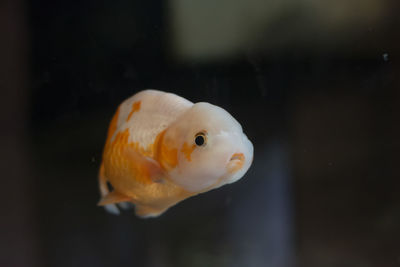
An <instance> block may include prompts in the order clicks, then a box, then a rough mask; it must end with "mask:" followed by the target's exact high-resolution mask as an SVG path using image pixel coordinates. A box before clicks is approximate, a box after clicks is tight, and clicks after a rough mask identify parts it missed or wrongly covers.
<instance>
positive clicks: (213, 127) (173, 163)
mask: <svg viewBox="0 0 400 267" xmlns="http://www.w3.org/2000/svg"><path fill="white" fill-rule="evenodd" d="M253 150H254V148H253V144H252V143H251V142H250V140H249V139H248V138H247V136H246V135H245V134H244V133H243V129H242V126H241V125H240V124H239V122H237V121H236V120H235V119H234V118H233V117H232V116H231V115H230V114H229V113H228V112H227V111H226V110H224V109H223V108H221V107H218V106H215V105H212V104H210V103H206V102H199V103H192V102H191V101H189V100H187V99H185V98H183V97H180V96H178V95H176V94H173V93H168V92H163V91H158V90H154V89H148V90H144V91H140V92H138V93H136V94H134V95H133V96H131V97H129V98H128V99H126V100H125V101H123V102H122V103H121V104H120V105H119V107H118V108H117V110H116V112H115V114H114V116H113V118H112V119H111V122H110V125H109V128H108V132H107V139H106V142H105V145H104V150H103V154H102V161H101V165H100V170H99V175H98V180H99V189H100V194H101V199H100V201H99V202H98V205H99V206H104V208H105V209H106V210H107V211H108V212H110V213H114V214H119V212H120V209H119V208H121V209H123V208H124V207H126V206H128V205H127V204H129V205H130V204H133V206H134V208H135V213H136V215H137V216H138V217H141V218H151V217H157V216H159V215H161V214H163V213H164V212H165V211H166V210H168V209H169V208H170V207H172V206H174V205H176V204H177V203H179V202H181V201H182V200H184V199H187V198H189V197H192V196H195V195H197V194H200V193H204V192H207V191H210V190H212V189H216V188H218V187H221V186H223V185H225V184H230V183H233V182H236V181H238V180H239V179H240V178H242V177H243V176H244V174H245V173H246V172H247V170H248V169H249V168H250V166H251V164H252V161H253ZM117 205H118V206H117ZM118 207H119V208H118Z"/></svg>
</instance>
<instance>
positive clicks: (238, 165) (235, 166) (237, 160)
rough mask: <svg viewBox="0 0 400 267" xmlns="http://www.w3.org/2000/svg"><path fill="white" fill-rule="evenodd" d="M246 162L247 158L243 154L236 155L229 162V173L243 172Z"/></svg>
mask: <svg viewBox="0 0 400 267" xmlns="http://www.w3.org/2000/svg"><path fill="white" fill-rule="evenodd" d="M245 160H246V158H245V156H244V154H243V153H240V152H239V153H234V154H233V155H232V156H231V157H230V159H229V161H228V166H227V167H228V171H229V172H230V173H235V172H237V171H239V170H241V169H242V168H243V166H244V164H245Z"/></svg>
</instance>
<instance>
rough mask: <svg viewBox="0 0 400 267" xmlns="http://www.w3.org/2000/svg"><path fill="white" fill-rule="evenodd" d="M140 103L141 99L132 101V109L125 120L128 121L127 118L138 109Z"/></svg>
mask: <svg viewBox="0 0 400 267" xmlns="http://www.w3.org/2000/svg"><path fill="white" fill-rule="evenodd" d="M141 104H142V101H136V102H133V104H132V110H131V112H130V113H129V115H128V118H127V119H126V121H129V119H130V118H131V117H132V115H133V113H135V112H136V111H139V110H140V105H141Z"/></svg>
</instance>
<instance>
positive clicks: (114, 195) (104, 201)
mask: <svg viewBox="0 0 400 267" xmlns="http://www.w3.org/2000/svg"><path fill="white" fill-rule="evenodd" d="M129 200H131V198H130V197H128V196H125V195H123V194H121V193H118V192H116V191H113V192H111V193H108V194H107V195H105V196H103V197H102V198H101V199H100V201H99V203H97V205H98V206H105V205H109V204H115V203H119V202H124V201H129Z"/></svg>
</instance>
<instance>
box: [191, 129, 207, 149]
mask: <svg viewBox="0 0 400 267" xmlns="http://www.w3.org/2000/svg"><path fill="white" fill-rule="evenodd" d="M194 142H195V143H196V145H197V146H205V145H206V144H207V136H206V134H205V133H204V132H199V133H197V134H196V136H195V138H194Z"/></svg>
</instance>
